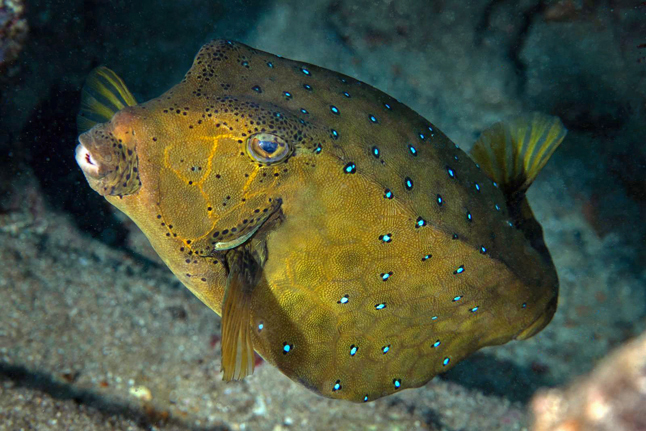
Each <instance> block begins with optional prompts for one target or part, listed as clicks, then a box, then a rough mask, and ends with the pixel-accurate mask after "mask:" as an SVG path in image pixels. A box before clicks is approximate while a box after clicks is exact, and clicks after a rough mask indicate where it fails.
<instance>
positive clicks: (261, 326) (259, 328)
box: [258, 322, 265, 332]
mask: <svg viewBox="0 0 646 431" xmlns="http://www.w3.org/2000/svg"><path fill="white" fill-rule="evenodd" d="M264 327H265V325H264V323H262V322H261V323H259V324H258V332H260V331H262V328H264Z"/></svg>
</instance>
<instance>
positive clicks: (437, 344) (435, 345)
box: [431, 340, 442, 348]
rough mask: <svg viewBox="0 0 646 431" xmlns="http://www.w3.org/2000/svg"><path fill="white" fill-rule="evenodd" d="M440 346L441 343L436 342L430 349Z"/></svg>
mask: <svg viewBox="0 0 646 431" xmlns="http://www.w3.org/2000/svg"><path fill="white" fill-rule="evenodd" d="M440 344H442V343H440V340H437V341H436V342H435V343H433V345H432V346H431V347H433V348H436V347H437V346H439V345H440Z"/></svg>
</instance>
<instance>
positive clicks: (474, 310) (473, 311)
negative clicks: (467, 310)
mask: <svg viewBox="0 0 646 431" xmlns="http://www.w3.org/2000/svg"><path fill="white" fill-rule="evenodd" d="M478 308H480V307H478V306H476V307H473V308H472V309H471V312H472V313H475V312H476V311H478Z"/></svg>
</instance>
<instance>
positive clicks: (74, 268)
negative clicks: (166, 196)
mask: <svg viewBox="0 0 646 431" xmlns="http://www.w3.org/2000/svg"><path fill="white" fill-rule="evenodd" d="M27 6H28V12H27V20H28V24H29V26H30V30H29V32H30V33H29V38H28V40H27V42H26V45H25V47H24V50H23V52H22V53H21V56H20V57H19V59H18V61H17V62H16V63H14V64H12V65H10V67H8V68H5V69H4V70H3V72H2V78H0V91H1V95H0V96H1V105H0V126H1V130H2V132H1V133H0V163H1V166H0V192H1V195H0V429H2V430H4V429H7V430H18V429H37V430H58V429H70V430H90V429H106V430H107V429H115V430H126V429H127V430H139V429H158V430H175V429H178V430H179V429H189V430H229V429H231V430H276V431H277V430H292V429H294V430H309V429H312V430H331V429H339V430H382V429H383V430H413V429H427V430H454V431H457V430H464V431H467V430H469V431H470V430H521V429H527V428H528V427H529V426H530V425H529V424H530V417H529V414H528V413H527V403H528V401H529V399H530V398H531V396H532V394H533V393H535V391H536V390H537V389H538V388H540V387H545V386H559V385H565V384H567V383H569V382H571V381H572V380H573V379H574V378H575V377H577V376H580V375H582V374H584V373H586V372H588V371H589V370H591V369H592V367H593V366H594V364H595V363H597V362H598V361H599V360H600V359H601V358H602V357H603V356H604V355H605V354H606V353H607V352H608V351H609V350H611V349H612V348H614V347H616V346H618V345H620V344H621V343H622V342H624V341H625V340H627V339H629V338H631V337H633V336H635V335H637V334H639V333H640V332H642V331H643V330H644V329H645V328H646V271H645V267H646V265H644V263H645V259H644V258H645V257H646V254H645V253H644V252H645V247H644V245H645V234H646V223H645V222H644V217H645V216H646V194H645V191H646V168H645V166H646V127H645V126H644V125H645V124H646V60H644V59H643V57H644V56H646V49H643V48H639V45H640V44H644V43H646V7H645V6H644V5H643V4H641V2H638V1H583V0H582V1H576V0H575V1H563V2H556V1H554V2H551V1H518V2H517V1H500V0H490V1H468V2H452V1H428V2H426V1H425V2H421V1H414V0H405V1H390V0H388V1H382V0H377V1H366V0H357V1H349V0H346V1H343V0H340V1H333V0H309V1H307V2H304V1H289V0H278V1H256V2H231V1H227V2H216V1H199V0H183V1H173V2H161V4H160V3H159V2H153V1H148V0H142V1H138V2H129V1H108V0H105V1H99V0H84V1H81V0H67V1H31V2H27ZM213 38H232V39H236V40H239V41H241V42H244V43H247V44H249V45H251V46H254V47H256V48H259V49H262V50H266V51H270V52H274V53H277V54H281V55H283V56H285V57H288V58H294V59H299V60H303V61H307V62H310V63H314V64H317V65H320V66H323V67H327V68H329V69H333V70H337V71H340V72H343V73H345V74H348V75H351V76H354V77H356V78H358V79H361V80H363V81H365V82H367V83H369V84H371V85H374V86H376V87H377V88H379V89H381V90H383V91H385V92H387V93H389V94H391V95H393V96H395V97H396V98H398V99H399V100H400V101H402V102H404V103H406V104H408V105H409V106H411V107H412V108H413V109H415V110H416V111H418V112H419V113H420V114H422V115H423V116H425V117H426V118H428V119H430V120H431V121H432V122H433V123H434V124H436V125H437V126H438V127H440V128H441V129H442V130H443V131H444V132H445V133H447V134H448V135H449V136H450V137H451V138H452V139H453V140H454V141H455V142H457V143H459V144H460V145H461V146H462V147H463V148H469V147H470V145H471V144H472V142H473V141H474V140H475V138H476V137H477V136H478V132H479V131H480V130H482V129H483V128H485V127H487V126H488V125H490V124H491V123H493V122H495V121H497V120H500V119H505V118H509V117H510V116H512V115H515V114H517V113H522V112H531V111H534V110H540V111H543V112H546V113H550V114H553V115H558V116H560V117H561V118H562V119H563V122H564V123H565V125H566V127H568V129H569V130H570V132H569V135H568V137H567V138H566V141H565V142H564V144H563V145H562V147H561V148H560V149H559V150H558V152H557V153H556V154H555V155H554V157H553V159H552V160H551V161H550V163H549V164H548V166H547V167H546V168H545V170H544V172H543V173H542V174H541V175H540V177H539V178H538V180H537V181H536V183H535V185H534V186H533V187H532V189H531V190H530V193H529V199H530V202H531V204H532V206H533V208H534V212H535V214H536V217H537V219H538V220H539V221H540V222H541V223H542V225H543V228H544V230H545V239H546V242H547V244H548V247H549V248H550V250H551V252H552V256H553V258H554V262H555V265H556V267H557V270H558V273H559V276H560V281H561V293H560V298H559V309H558V312H557V314H556V316H555V318H554V320H553V322H552V323H551V324H550V325H549V326H548V327H547V328H546V329H545V330H544V331H543V332H542V333H540V334H539V335H538V336H536V337H534V338H532V339H530V340H528V341H524V342H512V343H510V344H507V345H505V346H500V347H492V348H487V349H484V350H482V351H481V352H479V353H477V354H476V355H474V356H473V357H472V358H471V359H469V360H466V361H464V362H463V363H461V364H460V365H458V366H456V367H455V368H454V369H453V370H451V371H450V372H449V373H448V374H446V375H443V376H441V377H439V378H436V379H435V380H433V381H432V382H431V383H429V384H428V385H426V386H425V387H423V388H420V389H415V390H407V391H403V392H401V393H399V394H396V395H394V396H391V397H388V398H384V399H381V400H378V401H376V402H374V403H369V404H366V405H355V404H351V403H346V402H340V401H332V400H327V399H324V398H321V397H319V396H317V395H315V394H313V393H311V392H309V391H308V390H306V389H305V388H303V387H301V386H299V385H297V384H295V383H292V382H291V381H290V380H289V379H288V378H287V377H285V376H283V375H282V374H281V373H280V372H278V371H277V370H276V369H275V368H273V367H271V366H269V365H267V364H262V365H261V366H259V367H258V368H257V370H256V372H255V374H254V375H253V376H252V377H250V378H248V379H246V380H245V381H243V382H241V383H231V384H225V383H223V382H222V381H221V379H220V376H219V367H220V362H219V358H220V352H219V343H218V335H219V331H220V319H219V317H218V316H217V315H215V314H214V313H213V312H211V311H210V310H209V309H208V308H207V307H206V306H204V305H203V304H201V303H200V302H199V301H198V300H197V299H196V298H194V297H193V296H192V295H191V294H190V293H189V292H188V291H187V290H186V289H185V288H184V287H183V286H182V285H181V284H180V283H179V282H178V281H177V280H176V279H175V278H174V276H173V275H172V274H171V273H170V271H169V270H168V269H166V268H165V267H164V266H163V265H162V264H161V262H160V260H159V259H158V258H157V257H156V256H155V254H154V252H153V251H152V249H151V248H150V246H149V245H148V244H147V242H146V239H145V238H144V237H143V235H142V234H141V233H140V232H138V230H137V228H136V227H134V226H133V224H132V223H131V222H129V221H128V220H126V219H125V217H123V216H122V215H120V214H118V213H116V212H115V211H114V210H113V209H112V208H110V207H109V206H108V204H107V203H106V202H105V201H104V200H103V199H102V198H101V197H100V196H98V195H96V194H95V193H94V192H93V191H92V190H91V189H90V188H89V187H88V186H87V184H86V182H85V180H84V178H83V176H82V174H81V172H80V170H79V169H78V168H77V166H76V164H75V162H74V160H73V154H74V147H75V145H76V125H75V115H76V112H77V110H78V101H79V95H80V88H81V86H82V83H83V79H84V77H85V76H86V75H87V73H88V72H89V71H90V70H91V69H92V68H93V67H95V66H97V65H99V64H105V65H107V66H109V67H111V68H113V69H114V70H115V71H117V73H119V74H120V75H121V76H122V77H123V78H124V80H125V81H126V83H127V84H128V85H129V87H130V88H131V89H132V90H133V91H134V93H135V95H136V96H137V97H138V98H139V100H146V99H149V98H151V97H155V96H157V95H159V94H161V93H162V92H163V91H165V90H166V89H167V88H169V87H170V86H172V85H173V84H175V83H176V82H178V81H179V80H180V79H181V77H182V76H183V74H184V73H185V72H186V70H188V68H189V66H190V64H191V61H192V58H193V56H194V55H195V53H196V52H197V50H198V49H199V47H200V46H201V44H203V43H204V42H206V41H208V40H209V39H213Z"/></svg>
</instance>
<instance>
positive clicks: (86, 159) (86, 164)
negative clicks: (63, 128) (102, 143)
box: [75, 132, 113, 180]
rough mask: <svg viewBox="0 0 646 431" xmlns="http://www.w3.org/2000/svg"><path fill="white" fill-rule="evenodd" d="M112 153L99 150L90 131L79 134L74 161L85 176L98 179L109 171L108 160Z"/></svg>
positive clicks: (110, 159) (109, 160)
mask: <svg viewBox="0 0 646 431" xmlns="http://www.w3.org/2000/svg"><path fill="white" fill-rule="evenodd" d="M112 157H113V155H112V154H111V153H109V152H108V153H106V152H105V151H100V149H99V147H98V145H97V142H96V140H95V139H94V138H93V137H92V136H91V135H90V132H86V133H83V134H82V135H80V136H79V144H78V145H77V146H76V156H75V158H76V163H77V164H78V165H79V167H80V168H81V170H82V171H83V173H84V174H85V176H86V177H89V178H92V179H94V180H100V179H101V178H103V177H105V176H106V175H107V174H108V173H110V172H111V169H110V162H111V161H112Z"/></svg>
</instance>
